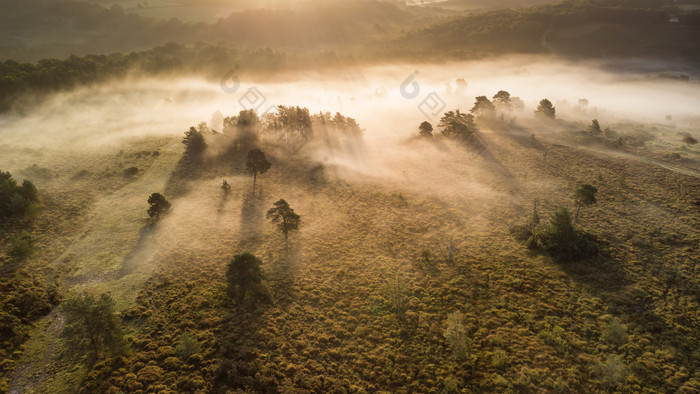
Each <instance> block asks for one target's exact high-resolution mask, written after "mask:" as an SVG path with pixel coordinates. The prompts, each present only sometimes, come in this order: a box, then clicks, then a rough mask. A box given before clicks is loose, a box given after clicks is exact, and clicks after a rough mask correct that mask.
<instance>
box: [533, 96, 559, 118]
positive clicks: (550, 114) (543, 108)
mask: <svg viewBox="0 0 700 394" xmlns="http://www.w3.org/2000/svg"><path fill="white" fill-rule="evenodd" d="M556 112H557V111H556V108H554V106H553V105H552V102H551V101H549V100H547V99H542V100H541V101H540V104H539V105H538V106H537V110H536V111H535V116H538V117H541V118H545V119H554V118H555V117H556Z"/></svg>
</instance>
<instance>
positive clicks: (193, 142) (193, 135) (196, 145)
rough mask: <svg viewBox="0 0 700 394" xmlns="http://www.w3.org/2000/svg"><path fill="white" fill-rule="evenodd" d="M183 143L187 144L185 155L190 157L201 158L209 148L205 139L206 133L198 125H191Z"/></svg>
mask: <svg viewBox="0 0 700 394" xmlns="http://www.w3.org/2000/svg"><path fill="white" fill-rule="evenodd" d="M182 143H183V144H184V145H185V156H188V157H190V158H199V157H200V156H201V155H202V153H204V150H205V149H206V148H207V143H206V141H204V135H202V133H201V131H199V130H197V128H196V127H190V129H189V130H187V131H186V132H185V136H184V137H183V138H182Z"/></svg>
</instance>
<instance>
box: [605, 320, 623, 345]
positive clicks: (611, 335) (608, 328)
mask: <svg viewBox="0 0 700 394" xmlns="http://www.w3.org/2000/svg"><path fill="white" fill-rule="evenodd" d="M600 337H601V339H602V340H603V341H605V342H606V343H608V344H610V345H613V346H622V345H624V344H625V343H626V342H627V327H625V326H624V325H623V324H622V323H620V321H619V320H617V319H612V320H610V322H608V324H606V325H605V327H604V328H603V332H602V333H601V335H600Z"/></svg>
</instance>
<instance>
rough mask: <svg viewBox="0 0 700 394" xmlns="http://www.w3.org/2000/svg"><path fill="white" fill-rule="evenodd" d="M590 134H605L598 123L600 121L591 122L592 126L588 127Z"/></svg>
mask: <svg viewBox="0 0 700 394" xmlns="http://www.w3.org/2000/svg"><path fill="white" fill-rule="evenodd" d="M588 132H589V133H591V134H600V133H602V132H603V130H601V129H600V123H598V119H593V120H592V121H591V124H590V125H589V126H588Z"/></svg>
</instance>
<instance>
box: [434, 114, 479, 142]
mask: <svg viewBox="0 0 700 394" xmlns="http://www.w3.org/2000/svg"><path fill="white" fill-rule="evenodd" d="M438 127H440V129H441V130H442V134H443V135H444V136H445V137H447V138H452V139H464V138H466V137H468V136H470V135H472V134H473V133H475V132H476V131H477V128H476V124H475V123H474V115H472V114H465V113H462V112H460V110H458V109H457V110H455V111H449V112H446V113H445V114H444V115H443V116H442V118H440V124H439V125H438Z"/></svg>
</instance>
